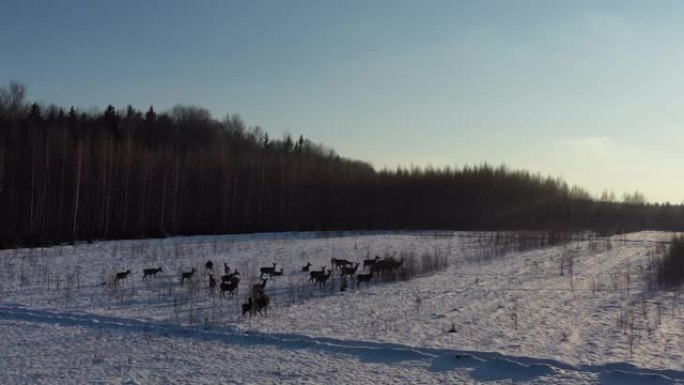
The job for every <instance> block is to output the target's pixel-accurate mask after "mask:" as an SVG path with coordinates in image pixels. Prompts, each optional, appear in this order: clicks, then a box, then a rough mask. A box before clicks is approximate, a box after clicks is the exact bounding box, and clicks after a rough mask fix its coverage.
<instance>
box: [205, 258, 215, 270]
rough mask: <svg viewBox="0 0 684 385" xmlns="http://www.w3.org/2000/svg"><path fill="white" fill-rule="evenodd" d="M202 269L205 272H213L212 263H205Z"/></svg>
mask: <svg viewBox="0 0 684 385" xmlns="http://www.w3.org/2000/svg"><path fill="white" fill-rule="evenodd" d="M204 268H205V269H206V270H211V271H214V262H212V261H211V260H209V261H207V263H205V264H204Z"/></svg>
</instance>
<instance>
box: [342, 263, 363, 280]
mask: <svg viewBox="0 0 684 385" xmlns="http://www.w3.org/2000/svg"><path fill="white" fill-rule="evenodd" d="M358 269H359V263H358V262H357V263H356V266H354V267H347V266H343V267H342V268H341V269H340V274H341V275H342V276H343V277H344V276H345V275H354V274H356V270H358Z"/></svg>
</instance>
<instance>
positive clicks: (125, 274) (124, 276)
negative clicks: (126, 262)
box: [114, 270, 131, 283]
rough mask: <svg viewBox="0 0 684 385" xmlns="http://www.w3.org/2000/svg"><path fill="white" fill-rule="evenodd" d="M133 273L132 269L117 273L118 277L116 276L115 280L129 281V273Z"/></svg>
mask: <svg viewBox="0 0 684 385" xmlns="http://www.w3.org/2000/svg"><path fill="white" fill-rule="evenodd" d="M129 274H131V271H130V270H126V271H122V272H120V273H116V277H115V278H114V282H116V283H119V281H128V278H127V277H128V275H129Z"/></svg>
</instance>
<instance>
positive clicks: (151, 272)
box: [143, 267, 162, 279]
mask: <svg viewBox="0 0 684 385" xmlns="http://www.w3.org/2000/svg"><path fill="white" fill-rule="evenodd" d="M161 271H162V268H161V267H158V268H156V269H155V268H151V269H145V270H143V279H145V278H147V276H148V275H151V276H153V277H155V278H156V277H157V273H159V272H161Z"/></svg>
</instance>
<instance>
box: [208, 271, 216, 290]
mask: <svg viewBox="0 0 684 385" xmlns="http://www.w3.org/2000/svg"><path fill="white" fill-rule="evenodd" d="M215 287H216V279H215V278H214V275H213V274H209V290H210V291H211V294H214V288H215Z"/></svg>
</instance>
